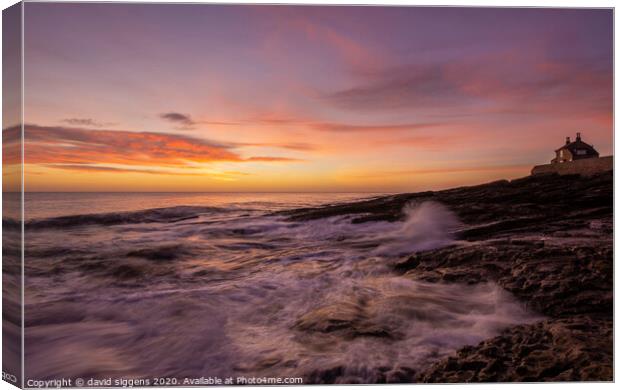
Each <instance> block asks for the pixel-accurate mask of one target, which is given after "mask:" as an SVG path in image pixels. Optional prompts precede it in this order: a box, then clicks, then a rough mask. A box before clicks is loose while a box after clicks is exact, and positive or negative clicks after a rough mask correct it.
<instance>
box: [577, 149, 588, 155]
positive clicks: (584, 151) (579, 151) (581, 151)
mask: <svg viewBox="0 0 620 390" xmlns="http://www.w3.org/2000/svg"><path fill="white" fill-rule="evenodd" d="M586 153H587V152H586V150H585V149H579V150H577V155H579V156H584V155H585V154H586Z"/></svg>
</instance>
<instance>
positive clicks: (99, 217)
mask: <svg viewBox="0 0 620 390" xmlns="http://www.w3.org/2000/svg"><path fill="white" fill-rule="evenodd" d="M385 195H386V194H366V193H363V194H362V193H337V194H331V193H227V194H225V193H26V194H25V223H24V226H25V237H26V241H25V265H24V267H25V269H24V271H25V275H26V278H25V286H26V291H25V359H26V366H25V372H26V378H33V379H37V380H45V379H57V378H99V379H105V378H122V379H131V380H134V379H141V380H150V381H151V384H153V383H152V381H153V380H155V378H174V379H170V381H171V382H170V383H167V384H183V380H187V378H189V379H192V378H193V379H196V378H205V377H209V378H239V377H245V378H302V380H303V381H304V383H320V382H336V383H375V382H381V381H388V382H389V381H400V380H404V381H409V380H411V379H412V378H413V376H414V375H415V373H416V372H420V371H421V370H423V369H425V368H427V367H428V366H429V365H431V364H432V363H434V362H437V361H438V360H440V359H442V358H445V357H446V356H449V355H451V354H454V353H455V351H456V350H457V349H459V348H460V347H463V346H465V345H475V344H477V343H479V342H480V341H482V340H484V339H488V338H490V337H493V336H496V335H498V334H499V333H500V332H501V331H502V330H504V329H506V328H507V327H510V326H513V325H515V324H523V323H530V322H533V321H536V320H538V319H539V317H538V315H537V314H535V313H532V312H530V311H528V309H527V308H526V307H525V306H524V305H523V304H522V303H521V302H519V301H517V300H516V299H515V298H514V297H513V296H512V295H511V294H509V293H508V292H506V291H504V290H503V289H501V288H500V287H498V286H497V285H495V284H493V283H482V284H477V285H465V284H458V283H452V284H447V283H428V282H423V281H418V280H415V278H413V277H410V276H406V275H400V274H398V273H396V272H394V268H393V267H394V264H396V263H397V262H399V261H402V260H403V259H405V258H406V257H407V256H408V255H410V254H412V253H414V252H416V251H421V250H428V249H434V248H439V247H442V246H446V245H459V244H460V243H459V241H458V240H457V238H455V237H454V234H453V233H454V231H455V230H456V229H458V228H459V227H461V226H462V224H461V223H460V222H459V221H458V218H457V217H456V215H454V214H453V213H452V212H451V211H450V210H449V209H448V208H446V207H445V206H443V205H441V204H437V203H429V202H426V203H422V204H412V205H408V206H406V208H405V210H403V213H404V215H405V218H404V219H403V220H402V221H398V222H384V221H375V222H366V223H352V219H353V218H354V216H352V215H345V216H338V217H330V218H321V219H315V220H311V221H298V220H291V219H290V218H289V216H288V214H287V213H286V212H284V211H286V210H294V209H299V208H305V207H317V206H321V205H327V204H332V205H333V204H340V203H346V202H352V201H357V200H362V199H370V198H373V197H377V196H385ZM185 383H187V382H185Z"/></svg>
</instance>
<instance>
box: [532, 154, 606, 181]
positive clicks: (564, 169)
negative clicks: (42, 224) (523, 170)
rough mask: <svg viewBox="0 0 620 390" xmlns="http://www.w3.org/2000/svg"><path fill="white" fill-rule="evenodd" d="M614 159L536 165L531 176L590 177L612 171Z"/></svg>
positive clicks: (587, 159) (603, 158)
mask: <svg viewBox="0 0 620 390" xmlns="http://www.w3.org/2000/svg"><path fill="white" fill-rule="evenodd" d="M613 169H614V157H613V156H605V157H600V158H586V159H583V160H574V161H566V162H563V163H554V164H545V165H537V166H535V167H534V168H532V175H544V174H550V173H557V174H560V175H583V176H590V175H594V174H596V173H599V172H606V171H612V170H613Z"/></svg>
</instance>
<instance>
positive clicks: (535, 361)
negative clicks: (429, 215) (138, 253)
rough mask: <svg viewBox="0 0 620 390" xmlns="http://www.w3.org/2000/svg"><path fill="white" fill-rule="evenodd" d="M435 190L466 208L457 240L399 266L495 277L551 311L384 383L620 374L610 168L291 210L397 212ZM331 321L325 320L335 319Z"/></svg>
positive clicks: (407, 270)
mask: <svg viewBox="0 0 620 390" xmlns="http://www.w3.org/2000/svg"><path fill="white" fill-rule="evenodd" d="M429 200H430V201H436V202H441V203H442V204H444V205H446V206H448V207H449V208H450V209H451V210H452V211H454V212H455V213H456V214H457V215H458V217H459V218H460V220H461V221H462V222H463V226H461V227H460V228H459V229H458V231H457V232H456V236H457V237H458V239H459V241H457V243H456V244H455V245H452V246H449V247H446V248H442V249H436V250H430V251H423V252H418V253H415V254H412V255H411V256H409V257H408V258H406V259H403V260H401V261H399V262H397V263H396V264H395V265H394V271H395V272H396V273H399V274H402V275H404V276H406V277H407V278H411V279H413V280H421V281H425V282H432V283H454V282H459V283H467V284H478V283H485V282H489V281H492V282H495V283H497V284H498V285H500V286H501V287H502V288H504V289H506V290H507V291H509V292H511V293H512V294H514V295H515V296H516V297H518V298H519V299H520V300H521V301H522V302H524V303H525V304H526V305H527V306H528V307H529V308H531V309H533V310H535V311H537V312H539V313H541V314H542V315H544V316H546V317H547V319H545V320H543V321H540V322H537V323H534V324H530V325H520V326H516V327H512V328H509V329H507V330H506V331H504V332H503V333H502V334H501V335H500V336H498V337H495V338H493V339H490V340H486V341H483V342H481V343H480V344H478V345H475V346H466V347H464V348H462V349H460V350H459V351H457V352H456V354H455V355H454V356H450V357H448V358H446V359H444V360H441V361H439V362H438V363H436V364H434V365H433V366H431V367H430V368H428V369H426V370H425V371H424V372H419V373H416V372H414V371H413V370H408V369H402V370H396V371H394V370H392V369H390V370H387V369H386V370H384V371H381V370H379V369H377V370H376V371H377V375H376V376H377V382H412V381H414V382H450V383H452V382H512V381H519V382H522V381H525V382H540V381H610V380H613V365H612V364H613V339H612V335H613V324H612V316H613V314H612V313H613V174H612V172H607V173H603V174H599V175H597V176H594V177H589V178H584V177H580V176H557V175H549V176H540V177H526V178H523V179H518V180H512V181H510V182H509V181H499V182H493V183H489V184H485V185H480V186H474V187H463V188H457V189H452V190H446V191H438V192H423V193H417V194H402V195H395V196H388V197H382V198H376V199H372V200H367V201H363V202H357V203H351V204H344V205H332V206H328V207H323V208H307V209H302V210H295V211H289V212H287V215H288V217H289V218H290V219H291V220H296V221H304V220H312V219H317V218H324V217H333V216H339V215H348V214H354V215H356V218H355V219H354V221H353V222H354V223H363V222H367V221H378V220H384V221H397V220H400V219H402V218H403V214H402V211H401V210H403V208H404V206H405V205H407V204H409V203H411V202H414V203H417V202H423V201H429ZM319 317H320V316H319ZM355 318H356V317H355V316H352V317H351V318H346V319H345V320H344V321H341V320H342V319H338V318H336V319H335V320H336V327H337V325H338V324H340V325H342V326H345V325H346V326H350V329H356V326H357V325H356V324H355V323H354V322H355V321H356V320H355ZM324 320H325V321H322V322H321V323H320V324H321V325H320V326H319V327H318V328H317V330H320V331H327V330H326V329H328V328H329V327H330V326H332V325H334V323H333V321H331V320H334V319H324ZM302 322H303V321H302ZM305 326H314V325H311V324H310V325H309V324H306V325H305ZM317 326H318V325H317ZM326 327H327V328H326ZM340 331H342V330H340ZM392 371H394V372H392ZM338 372H340V371H339V370H338V367H334V368H331V369H329V370H326V371H325V372H320V373H319V372H315V373H313V374H312V375H311V376H312V378H313V379H314V380H315V381H316V382H319V383H333V382H340V383H342V382H341V379H342V378H338Z"/></svg>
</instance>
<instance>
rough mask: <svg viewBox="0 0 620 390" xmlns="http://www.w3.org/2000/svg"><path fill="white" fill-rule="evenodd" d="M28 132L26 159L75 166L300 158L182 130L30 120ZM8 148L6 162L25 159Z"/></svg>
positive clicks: (10, 131) (15, 134) (8, 135)
mask: <svg viewBox="0 0 620 390" xmlns="http://www.w3.org/2000/svg"><path fill="white" fill-rule="evenodd" d="M20 131H21V128H20V127H18V126H15V127H11V128H7V129H5V130H4V137H5V139H7V140H10V139H15V138H17V139H19V133H20ZM24 133H25V137H24V138H25V163H26V164H41V165H46V166H48V167H51V168H60V169H66V170H74V171H75V170H82V171H107V172H125V173H127V172H132V173H173V174H178V173H179V172H178V171H176V172H170V171H168V172H166V171H161V170H153V169H143V168H132V167H144V166H155V167H159V168H183V169H187V168H191V167H192V166H194V165H195V164H197V163H211V162H237V163H242V162H248V161H263V162H286V161H298V160H297V159H295V158H288V157H271V156H259V157H249V158H244V157H242V156H240V155H239V154H238V153H236V152H235V151H233V150H232V149H233V148H235V147H236V145H234V144H220V143H217V142H212V141H209V140H205V139H200V138H196V137H189V136H185V135H178V134H167V133H153V132H132V131H114V130H89V129H81V128H70V127H55V126H39V125H34V124H28V125H26V126H25V129H24ZM13 149H15V150H13ZM4 150H5V155H4V160H5V161H4V162H5V163H8V164H10V163H13V164H17V163H19V162H20V154H19V151H18V150H17V149H16V148H9V147H8V144H7V145H5V149H4ZM114 165H122V166H123V167H120V168H119V167H116V166H114ZM186 172H187V171H186ZM183 174H187V173H183Z"/></svg>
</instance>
